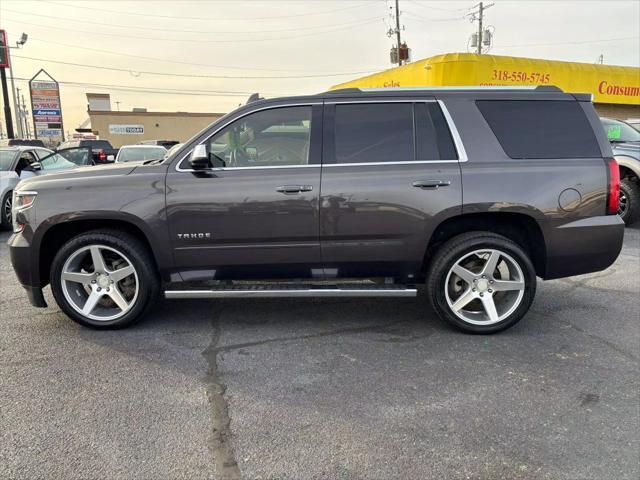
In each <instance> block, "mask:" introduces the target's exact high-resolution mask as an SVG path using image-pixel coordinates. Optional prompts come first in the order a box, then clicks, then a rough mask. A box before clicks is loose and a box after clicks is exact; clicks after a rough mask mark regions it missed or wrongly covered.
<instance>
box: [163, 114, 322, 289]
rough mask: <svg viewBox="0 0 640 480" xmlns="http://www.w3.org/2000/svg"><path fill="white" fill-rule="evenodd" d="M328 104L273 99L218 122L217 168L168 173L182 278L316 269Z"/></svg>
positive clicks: (182, 166) (210, 149) (212, 146)
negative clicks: (225, 122) (280, 103)
mask: <svg viewBox="0 0 640 480" xmlns="http://www.w3.org/2000/svg"><path fill="white" fill-rule="evenodd" d="M321 119H322V105H320V104H317V105H306V104H301V105H295V106H286V107H284V106H283V107H270V108H263V109H260V110H256V111H253V112H252V113H249V114H246V115H244V116H242V117H240V118H238V119H236V120H234V121H233V122H232V123H230V124H228V125H227V126H225V127H224V128H222V129H221V130H218V131H217V132H215V133H214V134H213V135H212V136H211V137H210V138H209V139H208V140H206V141H205V142H204V143H205V146H206V149H207V153H208V156H209V161H210V164H211V167H212V168H210V169H208V170H205V171H194V170H193V169H191V168H190V165H189V163H188V158H185V159H184V160H182V161H181V162H180V163H179V164H178V166H177V168H175V169H174V168H171V169H170V172H169V173H168V175H167V217H168V223H169V235H170V238H171V244H172V247H173V252H174V259H175V263H176V267H177V270H178V271H179V272H180V275H181V277H182V279H184V280H191V279H230V278H231V279H233V278H235V279H241V278H247V279H249V278H254V279H255V278H278V277H287V278H291V277H294V278H295V277H308V276H309V275H311V272H312V270H314V269H316V268H318V267H319V266H320V245H319V233H318V224H319V221H318V197H319V194H320V155H321V131H322V125H321V121H322V120H321Z"/></svg>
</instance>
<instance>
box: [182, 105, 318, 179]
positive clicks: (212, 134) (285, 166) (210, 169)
mask: <svg viewBox="0 0 640 480" xmlns="http://www.w3.org/2000/svg"><path fill="white" fill-rule="evenodd" d="M313 105H322V102H321V101H320V102H303V103H285V104H278V105H267V106H264V107H260V108H255V109H252V110H250V111H248V112H245V113H244V114H242V115H240V116H239V117H235V118H233V119H231V120H228V121H226V122H225V123H223V124H222V125H220V127H219V128H217V129H216V130H215V131H213V132H212V133H211V135H209V136H207V138H205V139H204V140H203V141H202V142H200V143H199V144H198V145H202V144H204V143H206V142H207V141H209V139H210V138H211V137H213V136H214V135H217V134H218V132H220V130H222V129H224V128H226V127H227V126H228V125H230V124H232V123H233V122H235V121H236V120H240V119H241V118H244V117H246V116H247V115H251V114H252V113H256V112H261V111H263V110H272V109H274V108H286V107H311V106H313ZM191 152H193V148H192V149H191V150H189V151H188V152H187V153H186V154H185V155H183V156H182V158H181V159H180V160H178V161H177V162H176V167H175V170H176V172H211V171H220V170H250V169H251V170H258V169H260V170H264V169H270V168H296V167H297V168H300V167H316V166H317V167H319V166H320V164H312V165H274V166H264V167H216V168H207V169H204V170H194V169H193V168H182V167H180V165H181V164H182V162H184V161H185V159H186V158H187V157H188V156H189V155H191Z"/></svg>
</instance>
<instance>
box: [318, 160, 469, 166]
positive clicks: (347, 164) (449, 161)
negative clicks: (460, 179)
mask: <svg viewBox="0 0 640 480" xmlns="http://www.w3.org/2000/svg"><path fill="white" fill-rule="evenodd" d="M422 163H458V160H403V161H399V162H360V163H326V164H323V165H322V167H323V168H326V167H362V166H365V165H416V164H422Z"/></svg>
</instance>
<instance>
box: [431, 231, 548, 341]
mask: <svg viewBox="0 0 640 480" xmlns="http://www.w3.org/2000/svg"><path fill="white" fill-rule="evenodd" d="M454 240H455V239H454ZM483 248H486V249H495V250H499V251H501V252H504V253H506V254H508V255H509V256H511V257H512V258H513V260H514V261H515V262H517V263H518V265H519V266H520V268H521V270H522V273H523V276H524V281H525V289H524V294H523V296H522V300H521V301H520V305H518V307H517V308H516V310H515V311H514V312H512V313H511V315H509V316H508V317H507V318H505V319H504V320H502V321H501V322H499V323H495V324H492V325H486V326H485V325H475V324H472V323H468V322H465V321H464V320H463V319H461V318H460V317H458V316H457V315H456V314H455V313H454V312H453V311H452V310H451V307H450V306H449V304H448V302H447V299H446V296H445V287H446V281H447V276H448V274H449V270H450V269H451V267H452V266H453V265H454V264H455V263H456V262H457V261H458V260H460V259H461V258H462V257H464V256H465V255H468V254H469V253H471V252H473V251H475V250H481V249H483ZM439 260H440V261H439V262H438V265H437V266H436V268H435V269H434V270H433V271H432V272H431V275H432V276H433V277H432V278H430V282H429V284H430V287H431V290H432V291H431V295H430V297H431V300H432V305H433V306H434V308H435V310H436V311H437V313H439V314H440V316H441V317H443V318H444V319H445V320H447V321H448V322H449V323H451V324H453V325H455V326H456V327H458V328H460V329H462V330H464V331H466V332H469V333H476V334H488V333H496V332H499V331H502V330H505V329H507V328H509V327H511V326H512V325H514V324H515V323H517V322H518V321H519V320H520V319H521V318H522V317H523V316H524V315H525V314H526V313H527V311H528V310H529V308H530V306H531V303H532V302H533V298H534V297H535V291H536V274H535V268H534V267H533V264H532V263H531V260H530V259H529V257H528V255H527V254H526V252H525V251H524V250H523V249H522V248H521V247H520V246H518V245H517V244H515V243H513V242H512V241H510V240H508V239H506V238H504V237H501V236H498V235H492V234H487V235H486V236H478V237H476V238H469V239H468V240H466V241H465V240H463V241H461V242H460V243H458V244H457V245H455V246H453V247H452V248H451V250H449V251H448V252H447V253H446V254H445V255H444V256H443V258H441V259H439Z"/></svg>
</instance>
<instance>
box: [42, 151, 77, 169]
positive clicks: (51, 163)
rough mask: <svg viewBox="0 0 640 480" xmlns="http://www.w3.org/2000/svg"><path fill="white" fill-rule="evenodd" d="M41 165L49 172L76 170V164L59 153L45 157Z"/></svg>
mask: <svg viewBox="0 0 640 480" xmlns="http://www.w3.org/2000/svg"><path fill="white" fill-rule="evenodd" d="M40 165H42V170H47V171H51V170H68V169H70V168H76V164H75V163H73V162H70V161H69V160H67V159H66V158H64V157H63V156H62V155H61V154H59V153H52V154H51V155H48V156H46V157H44V158H43V159H42V160H41V161H40Z"/></svg>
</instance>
